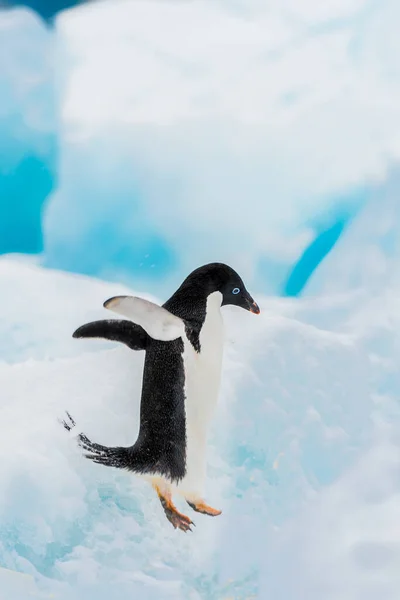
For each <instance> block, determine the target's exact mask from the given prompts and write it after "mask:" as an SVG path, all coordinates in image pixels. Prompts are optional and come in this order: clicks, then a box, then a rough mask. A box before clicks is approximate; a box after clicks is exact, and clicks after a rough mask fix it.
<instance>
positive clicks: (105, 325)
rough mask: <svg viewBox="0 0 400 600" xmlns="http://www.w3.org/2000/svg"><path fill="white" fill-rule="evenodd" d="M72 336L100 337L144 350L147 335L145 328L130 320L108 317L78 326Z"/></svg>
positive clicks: (133, 348) (132, 348)
mask: <svg viewBox="0 0 400 600" xmlns="http://www.w3.org/2000/svg"><path fill="white" fill-rule="evenodd" d="M72 337H74V338H102V339H105V340H110V341H111V342H121V343H122V344H125V345H126V346H128V348H131V350H146V347H147V340H148V337H149V336H148V335H147V333H146V332H145V330H144V329H143V328H142V327H140V325H136V324H135V323H132V321H119V320H116V319H110V320H105V321H92V322H91V323H86V325H82V326H81V327H78V329H77V330H76V331H74V333H73V334H72Z"/></svg>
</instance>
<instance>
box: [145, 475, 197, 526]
mask: <svg viewBox="0 0 400 600" xmlns="http://www.w3.org/2000/svg"><path fill="white" fill-rule="evenodd" d="M154 487H155V489H156V492H157V494H158V497H159V499H160V502H161V505H162V507H163V509H164V512H165V516H166V517H167V519H168V521H169V522H170V523H172V525H173V527H174V528H175V529H180V530H181V531H184V532H185V533H186V532H187V531H192V528H191V525H194V523H193V521H191V520H190V519H189V517H187V516H186V515H183V514H182V513H180V512H179V511H178V509H177V508H176V506H175V505H174V504H173V502H172V499H171V496H170V495H169V494H168V495H165V494H162V493H161V491H160V489H159V488H158V487H157V486H154Z"/></svg>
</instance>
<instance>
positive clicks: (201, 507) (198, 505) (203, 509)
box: [186, 500, 222, 517]
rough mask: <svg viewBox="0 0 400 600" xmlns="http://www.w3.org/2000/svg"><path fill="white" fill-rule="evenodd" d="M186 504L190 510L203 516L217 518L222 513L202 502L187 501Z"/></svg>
mask: <svg viewBox="0 0 400 600" xmlns="http://www.w3.org/2000/svg"><path fill="white" fill-rule="evenodd" d="M186 502H187V503H188V504H189V506H190V508H192V509H193V510H194V511H196V512H198V513H201V514H203V515H208V516H209V517H218V515H220V514H221V513H222V510H217V509H216V508H212V507H211V506H208V504H206V503H205V502H203V501H202V500H200V501H199V502H189V500H186Z"/></svg>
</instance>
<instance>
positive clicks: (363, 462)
mask: <svg viewBox="0 0 400 600" xmlns="http://www.w3.org/2000/svg"><path fill="white" fill-rule="evenodd" d="M338 257H339V258H340V254H339V255H338ZM0 281H1V287H2V290H3V291H4V290H6V291H7V293H8V294H9V296H8V298H7V301H4V302H3V303H2V319H1V321H0V329H1V333H2V336H1V337H2V339H3V340H4V339H8V340H10V352H11V355H12V360H11V359H10V360H8V359H7V346H6V345H5V344H2V351H3V359H4V362H3V363H2V364H0V382H1V389H2V402H1V405H0V422H1V429H2V435H1V436H0V480H1V482H2V492H3V493H2V495H1V498H0V530H1V532H2V535H1V542H0V564H1V565H2V566H3V567H5V568H7V569H11V570H15V571H20V572H22V573H25V574H28V575H30V576H32V577H33V579H34V581H35V586H36V588H37V591H38V593H39V592H40V593H41V594H43V597H46V594H47V595H49V594H53V597H54V598H61V599H66V600H67V599H68V600H70V599H71V600H72V598H73V599H77V600H81V598H82V599H83V598H85V599H88V600H91V599H93V600H95V599H96V600H98V599H102V598H108V597H110V594H111V595H112V596H115V597H118V598H121V600H125V598H126V600H128V598H131V597H132V595H134V596H138V597H140V598H148V599H149V600H152V599H153V598H159V597H162V598H174V599H175V598H176V599H178V600H179V599H180V598H182V600H184V599H185V600H186V599H189V600H200V599H203V598H205V599H207V600H208V599H210V600H211V599H213V598H221V599H222V598H224V599H228V598H234V597H238V598H239V597H243V598H249V597H252V595H253V597H255V598H262V599H264V598H266V597H271V598H274V600H275V599H276V600H280V599H281V598H282V600H284V599H285V600H298V598H299V597H304V598H310V600H314V599H315V600H317V599H318V600H319V598H321V597H324V598H327V599H332V600H333V599H334V600H339V599H340V600H342V599H344V600H347V599H348V600H356V599H357V598H367V599H368V600H375V599H376V598H378V597H385V598H388V600H391V599H392V598H393V599H394V598H397V597H398V594H399V591H400V582H399V574H398V568H397V566H398V553H399V543H398V540H399V539H400V538H399V535H398V531H397V530H398V528H397V525H396V523H397V522H398V520H399V519H398V517H399V514H398V512H399V508H398V506H399V492H400V479H399V477H398V474H399V472H400V471H399V460H398V456H399V444H400V437H399V429H398V428H399V417H400V413H399V407H398V402H397V396H398V392H399V389H400V381H399V376H398V370H397V368H396V358H395V357H396V353H395V348H396V347H397V344H398V341H399V332H400V319H399V318H398V315H397V312H398V311H397V308H396V304H397V303H396V302H395V301H394V299H395V298H396V297H397V296H398V292H397V291H396V290H398V289H399V288H398V287H397V288H396V287H392V288H387V289H386V290H385V293H382V294H381V296H380V301H381V311H380V313H381V315H382V314H386V317H387V320H389V321H390V324H391V327H390V328H388V327H387V325H386V323H387V322H385V321H383V320H382V318H381V316H380V315H379V314H377V313H376V312H374V311H370V310H368V311H367V310H366V312H365V313H364V320H363V327H362V328H361V326H360V320H361V319H362V318H363V317H362V314H363V311H360V308H359V303H358V297H357V296H353V295H352V293H348V294H347V295H341V296H337V297H335V296H332V295H330V296H329V297H313V298H304V299H303V300H298V299H297V300H293V299H276V298H272V297H271V298H268V297H263V296H260V295H259V294H257V289H253V288H251V292H252V293H253V295H254V297H255V298H256V300H257V301H258V303H259V304H260V307H261V311H262V312H261V315H258V316H255V315H252V314H250V313H248V312H245V311H243V310H240V309H236V308H233V307H230V308H229V307H224V309H223V313H224V320H225V323H226V330H227V343H226V352H225V359H224V369H223V385H222V392H221V399H220V404H219V407H218V411H217V415H216V419H215V423H214V426H213V431H212V434H211V439H210V448H209V456H208V462H209V473H208V481H207V500H208V501H209V502H210V504H211V505H213V506H215V507H217V508H220V509H222V511H223V512H222V515H221V516H220V517H218V518H215V519H211V518H208V517H206V516H202V515H195V518H194V517H193V520H194V521H195V523H196V526H197V527H196V529H195V531H194V532H193V533H192V534H190V535H188V534H187V535H184V534H183V533H182V532H179V531H175V530H173V528H172V527H171V526H170V524H169V523H168V522H167V521H166V520H165V517H164V516H163V514H162V509H161V506H160V504H159V502H158V500H157V498H156V497H155V494H154V493H153V491H152V490H151V488H150V486H148V485H147V484H146V483H145V482H143V481H141V480H140V479H138V478H135V477H133V476H131V475H129V474H127V473H123V472H118V471H114V470H112V469H104V468H102V467H101V466H97V465H94V464H92V463H90V462H89V461H86V460H84V459H83V458H82V456H81V452H80V450H79V448H77V445H76V443H75V440H74V437H73V435H71V434H68V433H67V432H66V431H65V430H64V429H63V428H62V427H61V426H60V424H59V423H58V421H57V419H58V418H59V417H62V416H63V414H64V411H65V410H69V411H70V412H71V414H72V415H73V416H74V417H75V419H76V421H77V423H78V425H79V429H80V430H83V431H85V432H86V433H87V434H88V435H89V436H91V437H92V438H93V439H95V440H97V441H99V442H102V443H105V444H118V445H119V444H121V445H123V444H129V443H131V442H133V441H134V439H135V437H136V434H137V430H138V411H139V394H140V385H141V369H142V365H143V357H144V355H143V353H135V352H132V351H130V350H129V349H127V348H126V347H120V346H117V345H114V344H111V343H107V342H104V343H101V342H100V341H97V340H92V341H89V340H86V341H84V340H71V334H72V332H73V330H74V328H75V327H77V326H78V325H81V324H83V323H84V322H86V321H87V320H90V319H93V318H101V316H102V315H104V317H105V318H109V316H110V315H109V312H108V311H106V310H105V309H103V308H102V303H103V301H104V300H105V299H107V298H108V297H110V296H113V295H116V294H121V293H135V294H137V295H142V292H140V290H129V289H127V288H123V287H122V286H121V285H118V284H112V283H106V282H102V281H98V280H92V279H90V278H85V277H78V276H76V275H70V274H65V273H61V272H56V271H54V272H53V271H51V270H43V269H42V268H41V267H39V266H37V265H34V264H32V263H29V262H28V263H25V262H23V261H16V260H10V259H9V258H3V259H2V260H0ZM171 291H172V290H170V292H171ZM147 298H149V299H150V298H151V297H150V296H149V295H147ZM13 299H14V300H15V302H13ZM153 299H154V298H153ZM39 300H40V301H39ZM162 300H163V298H159V299H158V301H162ZM331 315H332V318H331ZM355 317H357V319H355ZM323 323H324V324H325V325H322V324H323ZM327 324H329V325H327ZM13 326H16V327H18V326H20V327H23V329H22V331H25V332H26V345H27V346H26V348H24V347H23V339H24V338H23V336H22V335H21V336H20V337H19V338H18V339H17V340H16V339H15V337H14V338H13V335H12V334H10V331H11V332H12V331H13ZM30 348H32V355H31V357H29V351H30V350H29V349H30ZM392 349H393V350H392ZM6 361H7V362H6ZM178 501H179V500H178ZM181 508H182V509H183V508H184V507H183V505H182V506H181ZM186 509H187V507H185V510H186ZM187 511H188V512H190V509H187ZM338 574H340V576H339V575H338ZM0 581H3V575H2V573H0ZM26 597H28V598H29V596H26V594H25V596H24V598H26ZM8 598H11V599H12V600H13V597H12V596H7V599H8ZM15 598H16V600H20V597H18V595H17V596H15ZM21 600H22V599H21Z"/></svg>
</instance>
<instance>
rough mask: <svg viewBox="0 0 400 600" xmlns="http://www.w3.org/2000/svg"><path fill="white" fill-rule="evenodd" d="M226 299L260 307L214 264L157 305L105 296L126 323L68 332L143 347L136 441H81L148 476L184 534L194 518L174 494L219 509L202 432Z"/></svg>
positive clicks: (109, 461) (111, 462)
mask: <svg viewBox="0 0 400 600" xmlns="http://www.w3.org/2000/svg"><path fill="white" fill-rule="evenodd" d="M227 304H232V305H235V306H239V307H241V308H244V309H246V310H248V311H250V312H252V313H255V314H258V313H259V312H260V309H259V308H258V306H257V304H256V303H255V302H254V300H253V298H252V297H251V296H250V294H249V292H248V291H247V289H246V287H245V285H244V283H243V281H242V279H241V278H240V277H239V275H238V274H237V273H236V272H235V271H234V270H233V269H232V268H231V267H229V266H227V265H225V264H221V263H212V264H208V265H205V266H203V267H200V268H198V269H196V270H195V271H193V272H192V273H191V274H190V275H189V276H188V277H187V278H186V279H185V280H184V282H183V283H182V285H181V286H180V287H179V289H178V290H177V291H176V292H175V293H174V294H173V296H171V298H170V299H169V300H167V302H165V304H164V305H163V306H162V307H161V306H158V305H156V304H153V303H152V302H149V301H147V300H144V299H141V298H137V297H132V296H117V297H114V298H110V299H109V300H107V301H106V302H105V303H104V306H105V308H108V309H110V310H112V311H114V312H115V313H118V314H119V315H122V316H124V317H127V318H128V319H129V320H105V321H94V322H92V323H88V324H86V325H83V326H82V327H79V329H77V330H76V331H75V333H74V334H73V337H75V338H105V339H107V340H113V341H118V342H122V343H123V344H126V345H127V346H128V347H129V348H132V349H133V350H145V351H146V357H145V363H144V372H143V386H142V397H141V407H140V429H139V435H138V438H137V440H136V442H135V443H134V444H133V445H132V446H130V447H127V448H126V447H107V446H102V445H101V444H97V443H94V442H92V441H90V440H89V439H88V438H87V437H86V436H85V435H84V434H83V433H81V434H80V435H79V436H78V442H79V444H80V446H81V447H82V448H83V449H84V450H85V456H86V457H87V458H89V459H91V460H93V461H94V462H95V463H99V464H101V465H105V466H108V467H116V468H119V469H126V470H128V471H131V472H133V473H135V474H137V475H139V476H141V477H144V478H145V479H147V480H148V481H149V482H150V483H151V485H152V486H153V488H154V489H155V491H156V492H157V494H158V497H159V499H160V501H161V504H162V507H163V509H164V511H165V514H166V516H167V518H168V519H169V521H170V522H171V523H172V525H173V526H174V527H175V528H179V529H181V530H183V531H187V530H190V529H191V525H192V524H193V522H192V521H191V519H189V517H187V516H186V515H184V514H181V513H180V512H178V510H177V509H176V507H175V506H174V504H173V501H172V496H173V494H174V493H177V494H180V495H181V496H183V497H184V498H185V500H186V502H187V503H188V504H189V506H190V507H191V508H192V509H193V510H194V511H197V512H199V513H203V514H206V515H210V516H213V517H214V516H217V515H219V514H221V511H219V510H216V509H215V508H211V507H210V506H208V505H207V504H206V502H205V499H204V484H205V477H206V443H207V433H208V429H209V426H210V421H211V418H212V415H213V411H214V408H215V405H216V403H217V399H218V393H219V386H220V377H221V365H222V353H223V344H224V334H223V322H222V315H221V306H225V305H227ZM67 414H68V413H67ZM63 424H64V427H65V428H66V429H68V430H69V429H71V428H72V427H73V426H74V425H75V422H74V420H73V419H72V417H71V416H70V415H69V414H68V421H63Z"/></svg>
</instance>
